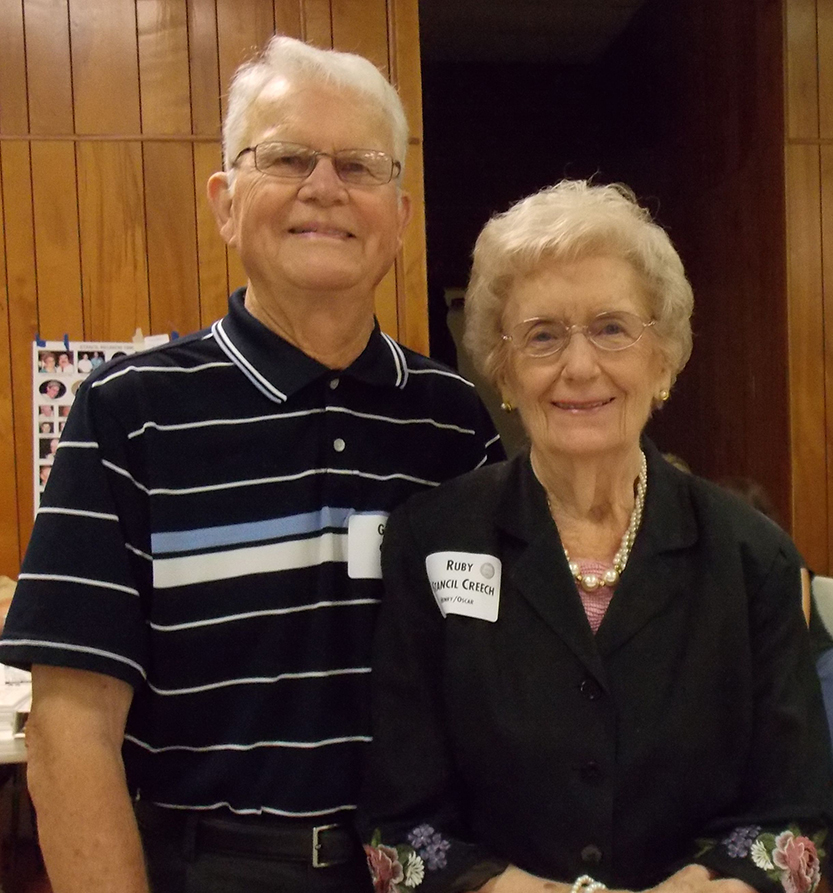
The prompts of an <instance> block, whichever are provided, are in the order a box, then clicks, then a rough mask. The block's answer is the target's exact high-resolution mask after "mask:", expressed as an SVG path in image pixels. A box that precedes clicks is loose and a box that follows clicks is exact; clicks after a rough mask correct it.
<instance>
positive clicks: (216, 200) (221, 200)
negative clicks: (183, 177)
mask: <svg viewBox="0 0 833 893" xmlns="http://www.w3.org/2000/svg"><path fill="white" fill-rule="evenodd" d="M206 192H207V193H208V201H209V204H210V205H211V210H212V211H213V212H214V219H215V220H216V221H217V229H218V230H219V231H220V236H221V237H222V239H223V241H224V242H225V243H226V245H231V246H233V245H234V240H235V236H236V231H235V224H234V214H233V213H232V211H233V198H234V196H233V193H232V188H231V184H230V183H229V175H228V174H227V173H225V172H223V171H220V172H218V173H216V174H212V175H211V176H210V177H209V178H208V185H207V188H206Z"/></svg>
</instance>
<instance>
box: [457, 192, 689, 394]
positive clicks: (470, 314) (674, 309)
mask: <svg viewBox="0 0 833 893" xmlns="http://www.w3.org/2000/svg"><path fill="white" fill-rule="evenodd" d="M593 255H606V256H613V257H618V258H621V259H623V260H626V261H628V262H629V263H630V264H632V265H633V267H634V269H635V270H636V271H637V272H638V273H639V274H640V275H641V277H642V279H643V280H644V282H645V286H646V290H647V297H648V300H649V302H650V307H651V315H652V317H653V318H654V319H655V320H656V327H655V329H654V331H655V332H656V335H657V336H658V340H659V344H660V349H661V350H662V352H663V355H664V357H665V360H666V362H667V365H668V368H669V369H670V371H671V373H672V376H673V378H676V376H677V375H678V374H679V373H680V372H681V371H682V369H683V367H684V366H685V364H686V362H687V361H688V358H689V356H690V355H691V313H692V309H693V306H694V296H693V294H692V290H691V285H690V284H689V281H688V279H687V278H686V275H685V270H684V269H683V264H682V261H681V260H680V257H679V255H678V254H677V252H676V250H675V249H674V246H673V245H672V244H671V240H670V239H669V238H668V235H667V233H666V232H665V230H663V229H662V228H661V227H660V226H658V225H657V224H656V223H654V222H653V221H652V219H651V215H650V214H649V212H648V211H647V210H646V209H645V208H642V207H640V206H639V204H638V203H637V201H636V197H635V196H634V194H633V192H631V190H630V189H629V188H628V187H627V186H624V185H622V184H612V185H608V186H597V185H592V184H590V183H589V182H587V181H586V180H562V181H561V182H560V183H556V185H555V186H550V187H548V188H546V189H542V190H541V191H540V192H537V193H535V194H534V195H530V196H528V197H527V198H525V199H523V200H521V201H519V202H518V203H517V204H515V205H513V206H512V207H511V208H510V209H509V210H508V211H505V212H504V213H502V214H496V215H495V216H494V217H492V219H491V220H490V221H489V222H488V223H487V224H486V226H485V227H483V230H482V231H481V233H480V235H479V236H478V239H477V243H476V244H475V247H474V263H473V266H472V271H471V277H470V280H469V287H468V290H467V292H466V302H465V314H466V334H465V341H464V343H465V346H466V349H467V350H468V351H469V354H470V355H471V357H472V360H473V361H474V363H475V365H476V366H477V368H478V369H479V370H480V371H481V372H482V373H483V374H484V375H485V376H486V378H487V379H488V380H489V381H490V382H491V383H492V384H494V385H499V382H500V379H501V378H502V376H503V373H504V371H505V369H506V362H507V347H506V342H505V341H504V340H503V339H502V335H503V313H504V309H505V307H506V301H507V299H508V297H509V293H510V291H511V289H512V286H513V283H514V282H515V281H516V280H517V279H518V278H519V277H523V276H526V275H529V274H530V273H533V272H534V271H535V270H536V269H537V268H538V267H539V266H540V265H541V264H542V263H546V262H548V261H556V262H558V261H563V262H567V263H569V262H571V261H575V260H579V259H581V258H584V257H588V256H593Z"/></svg>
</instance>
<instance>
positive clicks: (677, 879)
mask: <svg viewBox="0 0 833 893" xmlns="http://www.w3.org/2000/svg"><path fill="white" fill-rule="evenodd" d="M647 893H756V891H755V888H754V887H750V886H749V884H747V883H746V882H745V881H740V880H738V879H737V878H722V877H718V876H717V875H715V873H714V872H713V871H710V870H709V869H708V868H706V867H705V866H704V865H686V867H685V868H681V869H680V870H679V871H678V872H675V873H674V874H672V875H671V877H670V878H668V879H667V880H664V881H663V882H662V883H661V884H657V886H656V887H652V888H651V890H650V891H647Z"/></svg>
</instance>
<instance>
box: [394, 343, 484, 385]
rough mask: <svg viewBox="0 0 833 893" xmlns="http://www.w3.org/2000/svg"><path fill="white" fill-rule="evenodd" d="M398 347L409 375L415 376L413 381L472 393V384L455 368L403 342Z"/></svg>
mask: <svg viewBox="0 0 833 893" xmlns="http://www.w3.org/2000/svg"><path fill="white" fill-rule="evenodd" d="M397 344H398V346H399V348H400V349H401V350H402V353H403V354H404V356H405V362H406V364H407V368H408V373H409V375H414V376H415V379H414V380H415V381H419V382H422V383H424V384H430V385H433V386H436V387H446V388H449V389H459V390H461V391H462V392H464V393H465V392H470V393H471V394H472V395H474V393H475V390H474V385H473V384H472V382H470V381H469V380H468V379H467V378H466V377H465V376H464V375H461V374H460V373H459V372H458V371H457V370H456V369H452V368H451V367H450V366H446V365H445V363H441V362H439V361H438V360H434V359H431V357H426V356H425V355H424V354H421V353H417V351H415V350H411V348H409V347H405V345H404V344H399V343H398V342H397Z"/></svg>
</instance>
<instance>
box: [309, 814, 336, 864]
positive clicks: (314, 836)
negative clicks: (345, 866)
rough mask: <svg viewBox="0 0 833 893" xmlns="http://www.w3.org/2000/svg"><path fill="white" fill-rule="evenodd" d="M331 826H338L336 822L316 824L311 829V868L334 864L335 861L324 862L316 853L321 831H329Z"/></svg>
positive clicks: (318, 848) (319, 847)
mask: <svg viewBox="0 0 833 893" xmlns="http://www.w3.org/2000/svg"><path fill="white" fill-rule="evenodd" d="M332 828H338V822H336V823H335V824H332V825H316V826H315V827H314V828H313V829H312V867H313V868H329V867H330V866H331V865H336V864H337V863H335V862H325V861H324V860H323V859H320V858H319V857H318V854H319V852H320V850H321V841H320V839H319V835H320V834H321V832H322V831H329V830H331V829H332Z"/></svg>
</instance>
